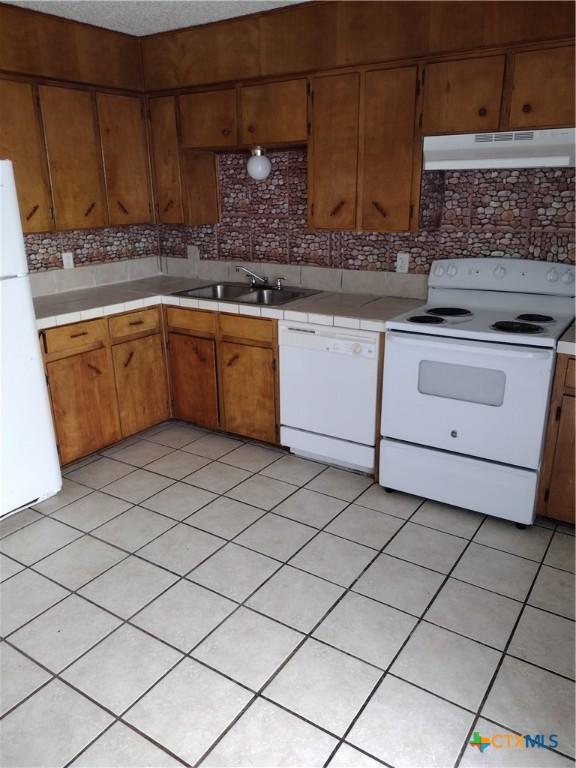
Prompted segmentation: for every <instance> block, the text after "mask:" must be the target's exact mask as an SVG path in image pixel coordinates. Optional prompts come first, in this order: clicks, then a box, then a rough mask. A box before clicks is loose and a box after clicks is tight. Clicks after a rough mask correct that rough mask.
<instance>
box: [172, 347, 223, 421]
mask: <svg viewBox="0 0 576 768" xmlns="http://www.w3.org/2000/svg"><path fill="white" fill-rule="evenodd" d="M168 340H169V347H168V348H169V355H168V359H169V365H170V381H171V386H172V407H173V412H174V416H175V417H176V418H177V419H183V420H184V421H191V422H192V423H193V424H198V425H199V426H201V427H208V429H217V428H218V426H219V419H218V384H217V376H216V342H215V341H214V340H213V339H203V338H200V337H196V336H186V335H184V334H179V333H170V334H168Z"/></svg>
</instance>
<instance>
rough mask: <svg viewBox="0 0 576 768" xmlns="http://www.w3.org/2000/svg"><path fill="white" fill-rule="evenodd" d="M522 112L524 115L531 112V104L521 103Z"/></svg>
mask: <svg viewBox="0 0 576 768" xmlns="http://www.w3.org/2000/svg"><path fill="white" fill-rule="evenodd" d="M522 112H524V113H525V114H526V115H527V114H528V112H532V105H531V104H522Z"/></svg>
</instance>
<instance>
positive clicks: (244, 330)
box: [218, 315, 274, 344]
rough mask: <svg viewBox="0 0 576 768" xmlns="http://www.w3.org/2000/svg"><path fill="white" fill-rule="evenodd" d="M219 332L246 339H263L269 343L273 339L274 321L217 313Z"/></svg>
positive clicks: (226, 335) (234, 337)
mask: <svg viewBox="0 0 576 768" xmlns="http://www.w3.org/2000/svg"><path fill="white" fill-rule="evenodd" d="M218 320H219V323H220V333H221V335H222V336H224V337H227V338H233V339H246V340H247V341H264V342H268V343H269V344H271V343H272V342H273V341H274V321H273V320H258V319H257V318H255V317H242V316H239V315H219V318H218Z"/></svg>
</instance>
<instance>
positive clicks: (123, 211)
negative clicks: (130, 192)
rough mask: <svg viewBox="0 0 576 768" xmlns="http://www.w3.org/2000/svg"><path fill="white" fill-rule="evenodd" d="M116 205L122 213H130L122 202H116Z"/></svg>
mask: <svg viewBox="0 0 576 768" xmlns="http://www.w3.org/2000/svg"><path fill="white" fill-rule="evenodd" d="M116 205H117V206H118V208H120V210H121V211H122V213H128V209H127V208H126V206H124V205H122V203H121V202H120V200H116Z"/></svg>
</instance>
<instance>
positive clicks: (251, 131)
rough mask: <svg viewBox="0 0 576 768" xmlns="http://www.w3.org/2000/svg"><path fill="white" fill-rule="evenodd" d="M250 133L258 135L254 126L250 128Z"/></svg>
mask: <svg viewBox="0 0 576 768" xmlns="http://www.w3.org/2000/svg"><path fill="white" fill-rule="evenodd" d="M248 133H256V128H255V127H254V126H253V125H249V126H248Z"/></svg>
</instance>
